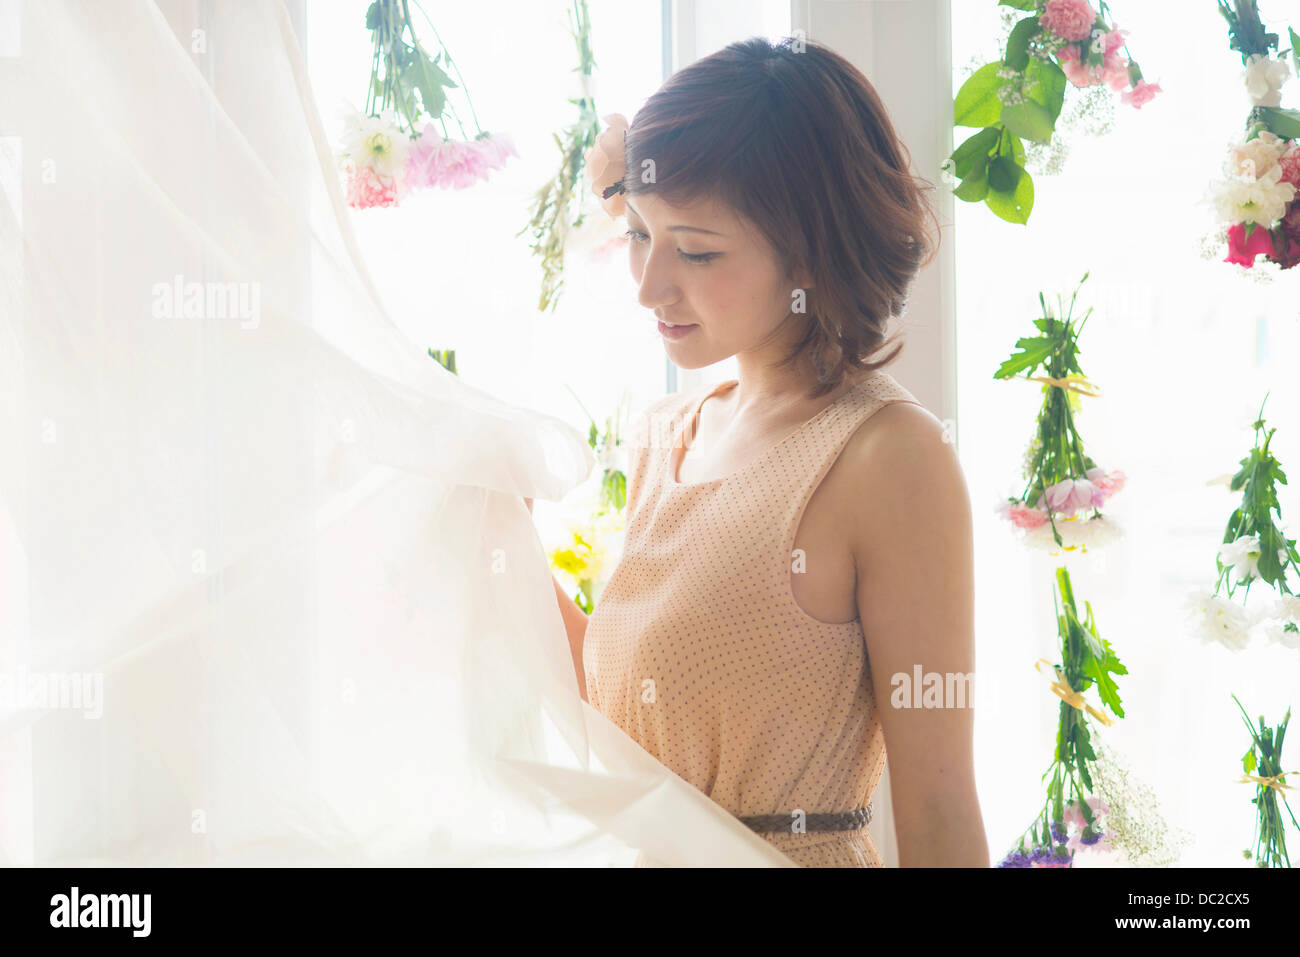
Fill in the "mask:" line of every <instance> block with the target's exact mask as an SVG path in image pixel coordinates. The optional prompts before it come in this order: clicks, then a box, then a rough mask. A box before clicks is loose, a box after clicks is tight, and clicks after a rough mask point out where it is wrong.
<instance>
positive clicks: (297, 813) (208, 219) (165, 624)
mask: <svg viewBox="0 0 1300 957" xmlns="http://www.w3.org/2000/svg"><path fill="white" fill-rule="evenodd" d="M20 19H21V33H20V37H19V40H18V44H17V46H18V54H19V55H18V56H17V57H14V58H10V59H5V60H0V71H2V72H3V84H4V88H5V95H4V97H3V99H2V100H0V137H3V138H4V139H3V141H2V142H3V144H4V146H5V147H6V148H5V150H4V151H3V155H4V156H5V157H6V159H5V161H4V164H3V166H2V167H0V183H3V185H4V189H5V202H4V203H0V270H3V272H2V273H0V296H3V299H2V300H0V383H3V386H2V387H0V423H2V424H3V433H2V434H0V448H2V449H3V452H2V453H0V496H2V498H0V545H3V549H2V550H0V554H3V558H4V562H3V564H2V565H0V570H3V574H4V581H3V589H4V599H3V604H4V605H5V606H6V607H5V608H4V609H3V610H0V626H2V627H3V628H4V632H3V635H2V636H0V637H2V640H0V691H3V692H4V694H3V696H0V822H2V823H0V855H2V856H0V860H2V861H3V863H7V864H17V865H30V864H35V865H50V864H87V863H98V864H122V865H154V864H162V865H238V864H267V865H271V864H294V865H299V864H631V863H632V862H633V860H634V859H635V858H636V856H637V853H638V852H640V853H641V854H642V855H644V856H645V857H648V858H650V859H651V860H653V861H656V862H659V863H663V864H669V865H684V866H690V865H745V866H748V865H753V866H792V863H791V862H790V861H789V860H788V859H787V858H785V857H784V856H783V855H781V854H779V853H778V852H777V851H776V850H775V849H773V848H772V847H771V846H770V845H768V844H767V843H766V842H765V841H763V840H761V839H760V838H759V837H757V836H756V835H754V834H752V833H751V832H750V831H749V830H748V829H746V828H745V827H744V826H743V825H742V824H740V822H738V821H736V820H735V819H734V818H732V817H731V816H730V815H729V814H727V813H726V812H725V811H724V810H722V809H721V808H719V807H718V806H717V805H715V804H714V803H713V802H712V801H710V800H709V799H708V798H707V797H705V796H704V795H703V794H702V793H700V792H699V791H697V790H696V789H694V788H692V787H691V786H690V785H688V784H686V783H685V782H684V781H682V780H681V779H680V778H678V777H677V776H676V775H675V774H673V773H672V772H671V771H670V770H668V769H667V768H665V767H664V766H663V765H661V764H659V763H658V762H656V761H655V760H653V759H652V758H651V757H650V756H649V755H648V754H647V753H646V752H645V751H644V750H642V749H641V748H640V747H639V746H637V745H636V744H635V743H634V742H633V741H632V740H631V739H630V738H628V737H626V736H625V735H623V734H622V732H620V731H619V730H618V729H617V728H615V727H614V726H613V725H612V724H610V723H609V722H608V721H607V720H606V719H604V718H603V717H602V716H601V715H600V714H599V713H598V712H596V711H594V710H593V709H592V708H591V707H590V706H588V705H587V704H585V703H584V702H583V701H582V700H581V698H580V697H579V696H578V694H577V684H576V679H575V676H574V674H573V667H572V663H571V659H570V656H569V650H568V645H567V641H566V638H565V635H564V629H563V625H562V623H561V619H560V617H559V611H558V608H557V607H556V603H555V596H554V593H553V591H552V586H551V581H550V573H549V570H548V568H547V562H546V558H545V555H544V553H543V550H542V547H541V544H540V542H539V541H538V539H537V535H536V532H535V530H534V528H533V526H532V523H531V520H530V517H529V515H528V513H527V511H526V509H525V508H524V505H523V502H522V501H521V498H522V497H523V496H528V497H533V498H542V499H551V500H554V499H559V498H560V497H562V496H563V495H564V494H565V493H566V492H567V491H568V490H569V489H571V488H573V487H574V486H575V485H577V484H578V483H579V482H581V481H582V480H583V479H584V478H585V477H586V476H587V475H588V474H589V472H590V470H591V469H592V468H593V467H594V464H595V463H594V459H593V456H592V454H591V451H590V449H589V448H588V447H587V445H586V443H585V442H584V441H583V439H582V437H581V436H580V435H579V434H578V433H577V432H576V431H575V430H574V429H572V428H570V427H569V426H567V425H566V424H565V423H563V422H561V421H560V420H558V419H555V418H551V417H549V416H545V415H541V414H539V413H535V412H530V411H528V410H524V409H519V408H514V407H511V406H509V405H507V404H505V403H503V402H500V401H498V400H496V399H494V398H493V397H492V396H491V395H489V394H486V393H484V392H483V391H481V390H478V389H475V388H473V387H471V386H468V385H466V384H465V383H464V382H462V381H460V380H459V379H458V378H457V377H455V376H453V375H451V374H449V373H447V372H445V371H444V370H443V369H442V368H441V367H440V366H439V365H438V364H437V363H436V362H434V361H433V360H432V359H430V358H428V357H427V356H426V355H425V354H424V351H423V349H422V348H419V347H417V346H415V345H414V344H412V343H411V342H409V341H407V340H406V339H405V338H404V337H403V336H402V334H401V333H400V332H398V330H397V328H396V326H395V325H394V324H393V323H392V322H391V321H390V319H389V317H388V316H387V315H386V314H385V312H384V308H383V305H382V303H381V300H380V298H379V296H378V294H377V292H376V290H375V289H374V287H373V285H372V284H371V282H370V280H369V278H368V276H367V272H366V269H365V266H364V264H363V262H362V261H361V259H360V257H359V256H358V253H357V249H356V245H355V243H354V241H353V239H352V235H351V232H350V229H349V224H348V220H347V214H346V209H345V207H344V206H343V203H342V198H341V194H340V188H339V185H338V182H337V178H336V173H335V171H334V164H333V160H332V157H331V152H330V145H329V143H328V142H327V140H326V137H325V135H324V133H323V130H322V125H321V122H320V119H319V116H318V113H317V110H316V107H315V104H314V103H313V101H312V97H311V93H310V89H309V86H308V81H307V76H306V72H305V69H304V66H303V63H302V59H301V53H300V49H299V46H298V40H297V38H296V37H295V34H294V32H293V28H292V25H291V20H290V17H289V13H288V11H287V10H286V8H285V7H284V5H283V4H282V3H281V2H280V0H255V2H246V3H238V4H233V3H232V4H226V3H221V4H210V5H209V4H194V3H179V2H175V3H173V2H165V3H157V4H156V3H153V2H139V3H130V4H103V3H94V2H69V0H40V2H27V3H22V4H21V5H20ZM448 282H449V283H450V277H449V278H448ZM168 290H171V291H172V292H174V291H176V290H179V291H180V292H181V295H180V296H179V297H175V296H171V298H170V299H169V295H170V293H169V292H168ZM196 291H197V294H196ZM223 297H224V298H223ZM453 298H454V297H453ZM449 308H454V302H449ZM70 689H71V691H70ZM60 690H61V691H62V692H63V693H65V694H71V693H72V692H77V693H78V694H79V695H80V697H78V694H74V695H73V696H72V697H69V698H63V699H58V692H59V691H60ZM48 694H54V697H48V696H46V697H43V695H48Z"/></svg>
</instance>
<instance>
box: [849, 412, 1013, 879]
mask: <svg viewBox="0 0 1300 957" xmlns="http://www.w3.org/2000/svg"><path fill="white" fill-rule="evenodd" d="M868 421H869V423H870V429H869V430H864V434H863V435H862V436H861V438H862V441H860V442H857V443H855V444H854V445H853V451H854V458H855V460H854V461H853V462H852V463H851V465H852V466H853V467H854V468H855V470H856V471H855V473H854V474H859V475H861V476H862V481H861V483H860V486H859V494H858V496H857V498H856V500H855V501H854V503H853V504H852V505H850V506H849V511H850V514H851V515H852V519H853V527H854V556H855V560H856V562H857V604H858V613H859V615H860V616H861V621H862V629H863V633H864V635H865V636H866V642H867V653H868V655H869V656H870V660H871V672H872V681H873V686H874V691H875V699H876V705H877V707H878V708H879V709H880V719H881V724H882V726H883V729H884V735H885V748H886V751H887V753H888V756H889V777H890V782H891V787H892V796H893V808H894V817H895V832H896V834H897V837H898V849H899V863H900V864H901V865H902V866H904V867H936V866H938V867H988V866H989V848H988V839H987V837H986V836H985V833H984V821H983V817H982V816H981V814H980V808H979V800H978V797H977V796H976V793H975V761H974V712H973V711H972V707H971V705H972V702H971V701H970V700H969V698H970V691H971V688H972V682H971V681H969V680H967V679H968V678H969V677H971V676H973V673H974V669H975V626H974V617H975V615H974V603H975V594H974V592H975V589H974V554H973V552H974V546H973V541H972V528H971V526H972V521H971V508H970V495H969V492H968V490H967V487H966V480H965V476H964V475H963V474H962V470H961V465H960V462H959V460H958V458H957V453H956V449H955V448H954V446H953V444H952V443H951V442H950V441H948V440H947V438H946V433H945V430H944V428H943V426H942V425H941V424H940V423H939V421H938V420H937V419H936V418H935V417H934V416H933V415H931V414H930V413H929V412H927V411H926V410H924V409H922V408H920V407H919V406H915V405H910V404H907V403H894V404H891V405H888V406H886V407H885V408H883V409H881V410H880V411H878V412H877V413H875V415H873V416H872V418H871V419H870V420H868ZM855 438H858V437H857V436H855ZM918 665H919V666H920V672H921V674H922V676H923V681H924V676H925V675H927V674H934V675H938V676H940V677H939V679H938V680H940V681H942V692H943V694H942V696H941V700H940V704H941V707H903V704H905V701H904V699H903V697H902V694H901V691H902V690H904V689H905V690H909V691H910V692H911V704H913V705H917V704H925V703H933V701H930V702H926V701H925V700H924V699H923V698H922V697H921V695H922V692H923V687H915V684H914V680H915V674H916V667H917V666H918ZM959 689H960V690H959ZM963 697H964V700H962V699H963Z"/></svg>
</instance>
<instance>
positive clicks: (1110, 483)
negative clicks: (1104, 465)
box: [1084, 468, 1127, 508]
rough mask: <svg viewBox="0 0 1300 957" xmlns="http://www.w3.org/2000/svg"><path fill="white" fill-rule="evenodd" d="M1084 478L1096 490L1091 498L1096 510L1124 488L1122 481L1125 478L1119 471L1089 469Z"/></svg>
mask: <svg viewBox="0 0 1300 957" xmlns="http://www.w3.org/2000/svg"><path fill="white" fill-rule="evenodd" d="M1084 477H1085V478H1086V479H1087V480H1088V481H1089V482H1091V483H1092V484H1093V487H1094V488H1095V489H1096V490H1097V491H1096V494H1095V495H1094V496H1093V500H1092V501H1093V505H1094V506H1096V507H1097V508H1101V506H1102V505H1103V504H1104V503H1105V501H1106V499H1108V498H1110V497H1111V496H1112V495H1114V494H1115V493H1116V492H1118V491H1119V490H1120V489H1122V488H1123V487H1124V481H1125V479H1126V478H1127V476H1125V475H1124V473H1123V472H1121V471H1120V470H1119V469H1116V470H1115V471H1113V472H1107V471H1106V470H1105V469H1100V468H1091V469H1088V471H1087V472H1085V473H1084Z"/></svg>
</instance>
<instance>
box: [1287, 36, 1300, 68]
mask: <svg viewBox="0 0 1300 957" xmlns="http://www.w3.org/2000/svg"><path fill="white" fill-rule="evenodd" d="M1286 32H1287V33H1288V34H1290V36H1291V59H1292V60H1294V61H1295V68H1296V72H1297V73H1300V36H1297V35H1296V32H1295V31H1294V30H1292V29H1291V28H1290V27H1287V30H1286Z"/></svg>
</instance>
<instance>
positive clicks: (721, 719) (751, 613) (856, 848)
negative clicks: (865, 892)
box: [583, 370, 920, 867]
mask: <svg viewBox="0 0 1300 957" xmlns="http://www.w3.org/2000/svg"><path fill="white" fill-rule="evenodd" d="M734 383H735V380H731V381H728V382H724V383H722V384H720V385H718V386H716V387H711V388H706V389H702V390H696V391H695V392H692V393H689V394H685V395H683V394H673V395H669V396H666V397H665V398H663V399H661V400H659V401H658V402H656V403H654V404H653V405H651V406H650V408H649V409H647V410H646V411H645V413H643V414H642V415H641V416H640V417H639V418H638V420H637V422H636V423H635V425H634V428H633V430H632V433H631V436H630V447H629V463H628V467H629V472H628V500H627V515H628V522H627V530H626V535H625V539H624V549H623V555H622V559H621V561H620V562H619V565H618V567H617V568H616V569H615V571H614V574H613V575H612V576H611V578H610V580H609V582H608V584H607V585H606V587H605V589H604V591H603V593H602V594H601V596H600V599H599V601H598V602H597V605H596V608H595V611H594V612H593V613H592V615H591V617H590V619H589V621H588V623H587V632H586V639H585V643H584V647H583V667H584V670H585V672H586V679H587V689H588V696H589V698H590V701H591V704H592V706H593V707H595V708H596V709H597V710H599V711H600V712H601V713H602V714H604V715H605V716H606V717H607V718H609V719H610V720H611V721H612V722H614V724H616V725H618V726H619V727H620V728H621V729H622V730H623V731H624V732H626V733H627V734H628V735H629V736H630V737H632V738H633V739H634V740H635V741H636V742H637V743H638V744H640V745H641V746H642V747H643V748H645V750H646V751H648V752H649V753H650V754H652V755H653V756H654V757H655V758H656V759H658V760H659V761H660V762H661V763H663V764H665V765H667V766H668V767H669V768H670V769H672V770H673V771H674V772H676V773H677V774H678V775H679V776H680V777H682V778H684V779H685V780H686V781H688V782H690V783H691V784H693V785H694V786H695V787H697V788H699V789H700V790H701V791H703V792H704V793H705V794H707V795H708V796H709V797H710V798H712V799H713V800H714V801H716V802H717V803H718V804H720V805H721V806H722V807H724V808H726V809H727V810H728V811H730V812H731V813H732V814H735V815H738V816H745V817H747V816H751V815H759V814H781V815H783V816H785V817H791V815H792V813H793V812H795V811H797V810H802V811H804V812H805V813H807V814H814V813H825V812H842V811H852V810H856V809H857V808H860V807H864V806H866V805H867V804H868V803H869V802H870V799H871V795H872V793H873V791H874V790H875V788H876V785H877V783H878V782H879V780H880V775H881V772H882V771H883V770H884V763H885V744H884V734H883V732H882V730H881V725H880V720H879V717H878V715H877V713H876V709H875V703H874V700H873V697H874V695H873V692H872V688H871V669H870V663H869V662H868V660H867V653H866V642H865V640H864V637H863V634H862V628H861V623H860V621H859V619H858V618H854V619H853V620H852V621H848V622H838V623H831V622H824V621H820V620H818V619H816V618H813V617H812V616H811V615H809V614H808V613H807V612H805V611H804V610H803V609H802V608H801V607H800V606H799V604H798V603H797V602H796V601H795V598H794V593H793V591H792V590H791V575H792V573H793V568H796V567H801V566H800V565H798V564H796V563H797V561H798V559H799V558H800V556H795V555H794V554H793V553H794V539H795V533H796V531H797V530H798V526H799V519H800V518H801V517H802V515H803V512H804V509H805V507H806V506H807V504H808V501H809V499H811V497H812V494H813V492H814V491H815V490H816V488H817V486H818V484H819V483H820V482H821V480H822V478H823V477H825V475H826V473H827V472H828V471H829V470H830V468H831V466H832V465H833V464H834V462H835V459H836V458H837V457H838V456H839V454H840V452H841V450H842V449H843V448H844V446H845V445H846V444H847V442H848V440H849V438H850V436H852V434H853V433H854V431H855V430H856V429H857V428H858V426H859V425H861V424H862V422H863V421H864V420H865V419H867V418H868V417H869V416H870V415H871V414H872V413H873V412H875V411H876V410H877V409H880V408H883V407H884V406H885V405H888V404H889V403H891V402H912V403H915V404H917V405H919V404H920V403H919V402H917V400H916V399H915V398H914V397H913V396H912V395H911V393H910V392H908V391H907V390H906V389H904V388H903V387H902V386H901V385H899V384H898V383H897V382H896V381H895V380H894V379H893V377H892V376H890V375H889V374H888V373H885V372H882V371H879V370H878V371H876V372H875V373H874V374H873V375H871V376H869V377H868V378H867V379H865V380H863V381H862V382H860V383H859V384H858V385H857V386H856V387H854V388H853V389H852V390H851V391H849V392H846V393H844V394H843V395H841V396H840V397H839V398H838V399H836V400H835V401H834V402H832V403H831V404H830V405H829V406H827V407H826V408H825V409H823V410H822V411H821V412H819V413H817V415H815V416H813V417H812V418H811V419H809V420H808V421H807V422H805V423H804V424H803V425H801V426H799V427H798V428H797V429H796V430H795V431H794V432H792V433H791V434H789V435H787V436H786V437H785V438H784V439H782V440H781V441H780V442H778V443H777V444H776V445H774V446H772V447H771V448H769V449H768V450H767V451H766V452H764V453H763V454H762V455H761V456H760V457H759V458H757V459H754V460H752V461H751V462H750V463H749V464H747V465H746V466H744V467H743V468H741V469H740V470H739V471H738V472H735V473H733V474H732V475H729V476H726V477H724V478H721V479H714V480H711V481H707V482H692V483H688V484H682V483H680V482H678V481H677V477H676V476H677V464H678V459H679V457H680V455H684V454H685V453H684V452H683V451H682V448H681V444H682V441H683V435H684V432H685V429H686V427H687V426H689V425H691V424H692V423H693V422H694V421H695V416H697V415H698V413H699V411H700V408H701V407H702V406H703V405H704V402H705V401H706V400H707V399H708V398H709V397H710V396H712V395H715V394H717V393H718V392H721V391H724V390H726V389H728V388H730V387H731V386H732V385H734ZM692 434H693V433H692ZM679 453H680V455H679ZM762 836H763V837H764V839H765V840H768V841H769V842H770V843H772V844H773V845H775V846H776V847H777V849H779V850H780V851H781V852H782V853H784V854H786V855H787V856H789V857H790V858H791V859H793V860H794V861H795V863H797V864H800V865H803V866H806V867H879V866H882V861H881V858H880V855H879V853H878V852H877V850H876V846H875V843H874V842H873V841H872V840H871V836H870V834H869V833H868V831H867V829H866V828H862V829H860V830H857V831H815V832H810V833H804V834H801V833H791V832H784V831H782V832H775V833H767V834H764V835H762ZM637 863H638V866H654V862H653V861H651V860H649V859H647V858H645V856H644V855H642V857H641V858H640V859H638V862H637Z"/></svg>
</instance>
